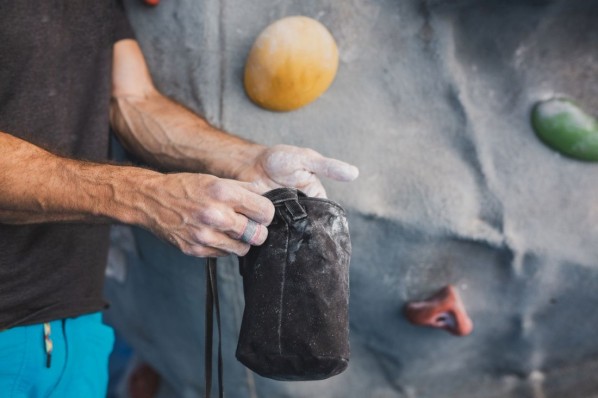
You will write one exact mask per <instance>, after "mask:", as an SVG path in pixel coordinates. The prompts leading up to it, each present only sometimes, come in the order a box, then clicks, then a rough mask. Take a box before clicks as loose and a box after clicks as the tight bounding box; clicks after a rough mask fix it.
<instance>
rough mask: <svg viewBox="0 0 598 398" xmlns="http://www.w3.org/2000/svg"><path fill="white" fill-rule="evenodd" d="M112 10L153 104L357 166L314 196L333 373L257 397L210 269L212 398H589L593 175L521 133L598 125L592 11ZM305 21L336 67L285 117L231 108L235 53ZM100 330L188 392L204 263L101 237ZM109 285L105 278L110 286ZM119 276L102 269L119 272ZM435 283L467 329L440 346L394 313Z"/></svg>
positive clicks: (227, 298) (490, 6)
mask: <svg viewBox="0 0 598 398" xmlns="http://www.w3.org/2000/svg"><path fill="white" fill-rule="evenodd" d="M126 6H127V12H128V15H129V18H130V20H131V23H132V25H133V26H134V29H135V31H136V34H137V38H138V40H139V42H140V44H141V46H142V48H143V50H144V53H145V56H146V58H147V60H148V63H149V66H150V69H151V71H152V74H153V76H154V79H155V82H156V84H157V86H158V87H159V88H160V90H161V91H162V92H164V93H165V94H168V95H170V96H171V97H173V98H175V99H176V100H178V101H180V102H181V103H183V104H185V105H187V106H188V107H190V108H192V109H194V110H195V111H197V112H198V113H200V114H202V115H204V116H205V117H206V118H207V119H208V120H209V121H210V122H211V123H213V124H214V125H216V126H218V127H220V128H223V129H225V130H227V131H229V132H231V133H234V134H237V135H239V136H242V137H246V138H249V139H251V140H255V141H259V142H262V143H265V144H277V143H287V144H293V145H299V146H307V147H311V148H314V149H316V150H318V151H320V152H321V153H323V154H325V155H327V156H331V157H336V158H339V159H343V160H347V161H349V162H351V163H353V164H355V165H357V166H358V167H359V168H360V171H361V175H360V177H359V179H358V180H356V181H355V182H353V183H349V184H341V183H331V182H325V186H326V187H327V190H328V196H329V197H330V198H331V199H333V200H336V201H338V202H340V203H342V204H343V205H344V206H345V207H346V208H347V209H348V211H349V225H350V228H351V233H352V241H353V256H352V261H351V298H350V300H351V301H350V316H351V345H352V358H351V362H350V366H349V369H348V370H347V371H346V372H344V373H343V374H341V375H339V376H336V377H333V378H331V379H329V380H326V381H320V382H296V383H292V382H286V383H285V382H276V381H272V380H268V379H264V378H261V377H260V376H258V375H255V374H253V373H251V372H250V371H249V370H247V369H245V368H244V367H243V366H242V365H241V364H240V363H238V362H237V361H236V360H235V358H234V350H235V348H236V342H237V336H238V331H239V327H240V322H241V314H242V310H243V297H242V283H241V282H242V281H241V277H240V275H239V273H238V267H237V263H236V259H233V258H228V259H226V260H224V261H222V262H221V265H220V266H219V272H220V288H221V292H220V293H221V299H222V302H221V306H222V308H223V311H224V313H225V316H224V336H223V339H224V358H225V384H226V394H227V396H228V397H231V398H237V397H267V398H271V397H293V398H298V397H321V398H328V397H330V398H332V397H359V398H362V397H372V398H374V397H375V398H387V397H413V398H415V397H422V398H423V397H430V398H436V397H438V398H441V397H442V398H447V397H459V398H467V397H476V398H490V397H535V398H545V397H555V398H556V397H576V398H586V397H596V396H598V378H596V376H595V375H596V372H597V371H598V339H597V338H596V336H597V333H596V329H597V328H598V311H597V310H596V308H598V164H596V163H593V164H592V163H584V162H578V161H574V160H570V159H568V158H565V157H562V156H561V155H559V154H558V153H556V152H554V151H552V150H551V149H549V148H547V147H546V146H544V145H543V144H541V143H540V141H539V140H538V139H537V138H536V137H535V135H534V133H533V131H532V129H531V127H530V122H529V112H530V109H531V106H532V105H533V104H534V103H535V102H536V101H538V100H541V99H546V98H550V97H552V96H554V95H566V96H569V97H571V98H574V99H575V100H576V101H577V102H578V103H579V104H580V105H581V106H582V107H583V108H584V109H586V110H587V111H588V112H590V113H593V114H594V115H598V2H596V1H589V0H588V1H582V0H578V1H572V0H561V1H557V0H554V1H549V0H527V1H524V0H521V1H506V0H496V1H490V0H487V1H483V0H477V1H475V0H452V1H451V0H376V1H373V0H345V1H338V0H337V1H333V0H321V1H314V0H302V1H298V0H296V1H276V0H260V1H240V0H221V1H216V0H178V1H175V0H163V1H162V3H161V4H160V5H159V6H158V7H156V8H148V7H145V6H143V5H142V4H141V2H140V1H138V0H129V1H127V2H126ZM289 15H305V16H310V17H313V18H316V19H318V20H319V21H321V22H322V23H323V24H324V25H325V26H326V27H327V28H328V29H329V30H330V31H331V33H332V34H333V36H334V37H335V39H336V40H337V43H338V45H339V50H340V66H339V71H338V74H337V76H336V79H335V81H334V83H333V84H332V86H331V87H330V89H329V90H328V91H327V92H326V93H325V94H324V95H323V96H322V97H321V98H319V99H318V100H317V101H315V102H314V103H312V104H310V105H308V106H306V107H305V108H302V109H300V110H298V111H295V112H290V113H272V112H268V111H264V110H262V109H260V108H258V107H256V106H255V105H253V104H252V103H251V102H250V101H249V100H248V99H247V97H246V96H245V94H244V92H243V86H242V72H243V65H244V61H245V57H246V56H247V54H248V52H249V49H250V48H251V45H252V43H253V40H254V39H255V37H256V36H257V35H258V34H259V32H260V31H261V30H262V29H263V28H265V27H266V26H267V25H268V24H269V23H271V22H273V21H274V20H276V19H279V18H281V17H284V16H289ZM113 237H114V242H113V247H112V251H111V264H110V268H109V273H110V275H113V276H114V274H115V272H116V274H118V272H126V274H123V275H124V277H120V278H108V281H107V295H108V298H109V300H110V301H112V303H113V307H112V309H111V310H110V312H109V316H110V319H111V321H112V322H113V323H114V324H115V325H116V327H117V328H118V329H119V330H121V332H122V333H123V334H124V336H125V337H126V338H127V340H128V341H129V342H130V343H131V344H132V345H133V346H134V348H135V349H136V350H137V351H138V353H139V355H140V356H141V357H142V358H143V359H144V360H146V361H148V362H150V363H151V364H152V365H153V366H154V367H155V368H156V369H158V371H159V372H160V373H161V374H162V375H163V376H164V379H165V385H164V386H163V391H162V396H165V397H166V396H177V397H178V396H180V397H199V396H202V388H203V367H202V363H203V346H202V344H203V316H204V310H203V305H204V295H205V290H204V283H205V279H204V267H203V264H204V262H203V260H200V259H193V258H190V257H185V256H183V255H181V254H178V253H177V251H176V250H175V249H174V248H172V247H170V246H167V245H166V244H164V243H161V242H159V241H158V240H157V239H156V238H154V237H153V236H151V235H150V234H149V233H147V232H145V231H141V230H133V234H131V231H130V230H128V229H125V228H123V227H119V228H117V229H115V231H114V233H113ZM115 270H116V271H115ZM119 270H120V271H119ZM447 284H453V285H455V286H456V288H457V289H458V291H459V293H460V294H461V296H462V298H463V301H464V303H465V306H466V308H467V310H468V312H469V314H470V316H471V318H472V320H473V322H474V332H473V333H472V334H471V335H470V336H467V337H461V338H458V337H454V336H452V335H449V334H448V333H446V332H444V331H440V330H434V329H426V328H418V327H415V326H412V325H411V324H409V323H408V322H407V321H406V320H405V319H404V317H403V316H402V313H401V311H402V307H403V305H404V304H405V303H406V302H408V301H411V300H416V299H422V298H425V297H426V296H429V295H430V294H432V293H434V292H435V291H437V290H438V289H439V288H441V287H442V286H445V285H447Z"/></svg>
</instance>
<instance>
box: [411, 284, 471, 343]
mask: <svg viewBox="0 0 598 398" xmlns="http://www.w3.org/2000/svg"><path fill="white" fill-rule="evenodd" d="M404 313H405V317H406V318H407V319H408V320H409V322H411V323H412V324H414V325H418V326H427V327H432V328H437V329H444V330H446V331H448V332H449V333H452V334H454V335H456V336H467V335H468V334H470V333H471V332H472V330H473V322H472V321H471V319H470V318H469V315H468V314H467V311H466V310H465V306H464V305H463V302H462V301H461V297H460V296H459V293H458V292H457V290H456V289H455V288H454V287H453V286H451V285H448V286H445V287H444V288H443V289H442V290H440V291H439V292H438V293H436V294H435V295H433V296H432V297H430V298H429V299H427V300H423V301H413V302H410V303H407V305H406V306H405V309H404Z"/></svg>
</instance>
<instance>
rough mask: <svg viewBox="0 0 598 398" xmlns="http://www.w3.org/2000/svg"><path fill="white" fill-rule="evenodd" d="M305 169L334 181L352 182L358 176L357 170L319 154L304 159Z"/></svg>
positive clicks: (347, 164)
mask: <svg viewBox="0 0 598 398" xmlns="http://www.w3.org/2000/svg"><path fill="white" fill-rule="evenodd" d="M305 167H306V168H307V169H308V170H309V171H311V172H312V173H314V174H317V175H319V176H325V177H328V178H330V179H333V180H336V181H353V180H354V179H356V178H357V177H358V176H359V169H358V168H357V167H355V166H353V165H351V164H349V163H345V162H343V161H341V160H338V159H332V158H327V157H324V156H322V155H320V154H319V153H317V152H316V154H314V155H312V156H308V157H306V158H305Z"/></svg>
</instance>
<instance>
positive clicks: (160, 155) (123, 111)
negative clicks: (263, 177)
mask: <svg viewBox="0 0 598 398" xmlns="http://www.w3.org/2000/svg"><path fill="white" fill-rule="evenodd" d="M111 119H112V124H113V127H114V128H115V130H116V131H117V134H118V136H119V137H120V138H121V141H122V142H123V144H124V145H125V147H127V149H128V150H130V151H131V152H133V153H135V154H136V155H138V156H140V157H141V158H142V159H143V160H144V161H146V162H148V163H150V164H153V165H156V166H159V167H161V168H164V169H167V170H171V171H192V172H206V173H210V174H214V175H217V176H220V177H227V178H234V177H236V173H237V170H238V169H239V168H242V167H243V166H246V164H248V163H251V162H252V161H253V157H254V156H255V154H256V153H257V150H258V149H260V148H261V146H259V145H256V144H254V143H252V142H249V141H247V140H244V139H242V138H240V137H237V136H234V135H231V134H228V133H225V132H223V131H221V130H218V129H216V128H214V127H212V126H210V124H208V123H207V122H206V121H205V120H204V119H202V118H201V117H199V116H197V115H195V114H194V113H193V112H191V111H189V110H188V109H186V108H185V107H183V106H181V105H179V104H177V103H175V102H174V101H172V100H170V99H168V98H166V97H164V96H162V95H161V94H159V93H157V92H156V93H154V94H150V95H147V96H144V97H127V96H122V97H115V98H113V100H112V109H111Z"/></svg>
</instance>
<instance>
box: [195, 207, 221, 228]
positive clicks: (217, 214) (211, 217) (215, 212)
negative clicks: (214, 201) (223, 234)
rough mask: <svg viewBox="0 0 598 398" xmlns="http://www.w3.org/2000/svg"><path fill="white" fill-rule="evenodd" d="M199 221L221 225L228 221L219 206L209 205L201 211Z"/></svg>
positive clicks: (211, 224)
mask: <svg viewBox="0 0 598 398" xmlns="http://www.w3.org/2000/svg"><path fill="white" fill-rule="evenodd" d="M199 221H200V222H201V223H203V224H206V225H210V226H219V225H223V224H225V223H226V217H225V215H224V213H223V212H222V211H221V210H220V209H218V208H217V207H208V208H205V209H203V210H202V211H201V212H200V213H199Z"/></svg>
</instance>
